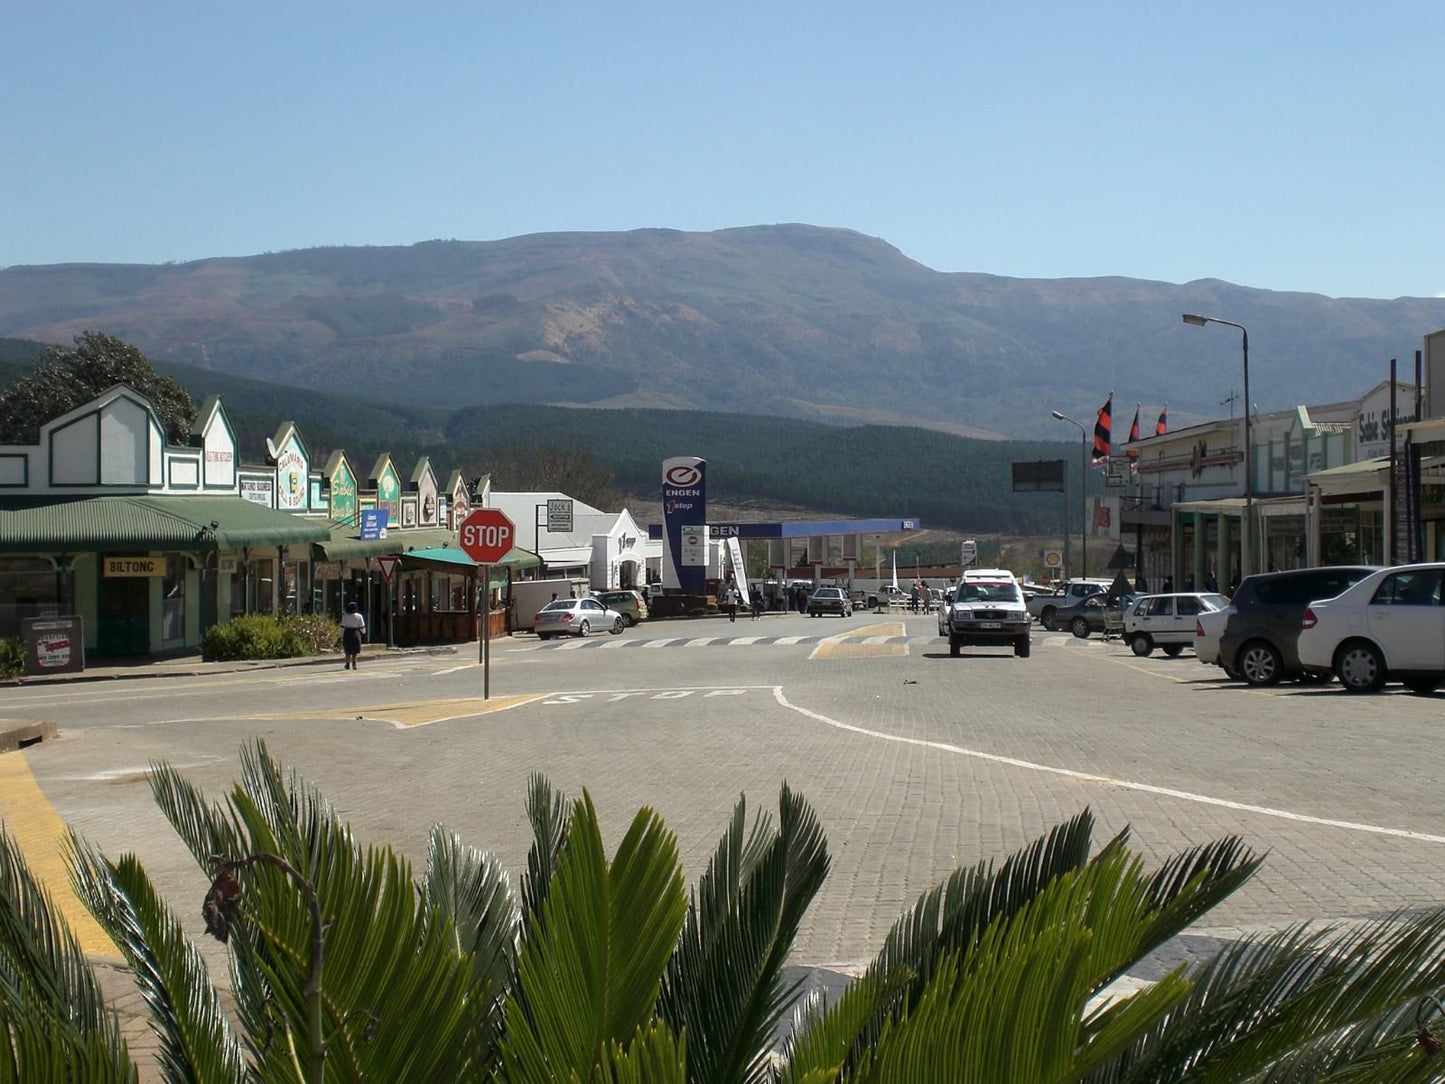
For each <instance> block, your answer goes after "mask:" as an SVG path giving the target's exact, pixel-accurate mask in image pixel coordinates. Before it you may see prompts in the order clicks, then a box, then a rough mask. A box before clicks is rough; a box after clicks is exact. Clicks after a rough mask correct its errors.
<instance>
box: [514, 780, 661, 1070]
mask: <svg viewBox="0 0 1445 1084" xmlns="http://www.w3.org/2000/svg"><path fill="white" fill-rule="evenodd" d="M685 910H686V898H685V896H684V894H683V883H682V871H681V868H680V866H679V863H678V855H677V841H676V839H675V838H674V837H673V835H672V833H671V832H669V831H667V829H666V828H665V826H664V825H663V823H662V821H661V819H660V818H659V817H658V816H657V815H656V814H655V813H653V812H652V811H650V810H647V809H642V810H639V811H638V813H637V816H636V817H635V818H634V819H633V821H632V825H631V827H630V828H629V829H628V831H627V834H626V836H625V837H624V838H623V840H622V843H621V844H620V845H619V847H618V849H617V854H616V857H615V858H614V859H613V861H612V863H611V865H610V867H609V865H608V862H607V859H606V856H605V855H604V853H603V847H602V833H601V829H600V827H599V826H598V822H597V811H596V809H595V808H594V807H593V805H592V798H591V795H589V794H588V793H587V792H586V791H584V792H583V794H582V797H581V798H580V799H578V801H577V802H576V803H575V804H574V806H573V811H572V816H571V823H570V827H569V829H568V832H567V841H566V845H565V846H564V847H563V848H562V849H561V852H560V854H559V856H558V859H557V868H556V872H555V873H554V874H553V876H552V883H551V885H550V886H549V888H548V890H547V894H546V899H545V901H544V902H543V905H542V910H541V912H540V913H539V914H537V915H536V916H535V917H534V918H532V919H531V929H530V930H529V932H528V935H527V937H526V939H525V942H524V944H523V946H522V952H521V957H520V959H519V961H518V967H517V973H518V983H517V989H516V991H515V993H514V994H513V996H512V997H510V998H509V999H508V1005H507V1009H506V1017H507V1033H506V1035H505V1036H504V1039H503V1045H502V1054H503V1061H504V1065H505V1066H506V1070H507V1076H508V1078H510V1079H516V1080H558V1079H565V1078H566V1077H567V1075H568V1074H569V1073H571V1074H576V1077H577V1079H579V1080H587V1079H589V1078H590V1076H591V1074H592V1073H593V1071H594V1070H595V1068H596V1066H597V1064H598V1061H599V1059H600V1058H601V1057H602V1056H603V1053H604V1051H605V1049H606V1046H607V1044H608V1043H612V1042H617V1043H621V1042H623V1041H625V1040H627V1039H629V1038H630V1037H631V1036H632V1035H633V1033H634V1032H636V1031H637V1030H638V1029H639V1028H644V1027H646V1026H649V1025H650V1023H651V1021H652V1018H653V1012H654V1007H655V1005H656V1002H657V994H658V988H659V986H660V984H661V979H662V973H663V969H664V968H665V967H666V966H667V961H668V957H669V956H670V955H671V953H672V949H673V946H674V945H675V944H676V943H677V936H678V933H679V931H680V930H681V927H682V922H683V916H684V913H685Z"/></svg>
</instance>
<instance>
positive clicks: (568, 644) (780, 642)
mask: <svg viewBox="0 0 1445 1084" xmlns="http://www.w3.org/2000/svg"><path fill="white" fill-rule="evenodd" d="M820 644H823V645H828V646H830V647H831V646H834V645H836V646H838V647H841V648H843V649H845V650H846V649H847V647H848V646H849V645H858V646H862V647H877V646H883V645H891V646H893V647H904V648H906V647H907V645H909V644H915V645H922V646H925V647H926V646H927V645H939V646H947V644H948V638H947V637H945V636H938V635H935V634H929V635H924V636H906V635H903V636H879V635H876V634H869V633H866V631H865V633H864V634H861V635H855V636H659V637H652V638H648V639H641V638H628V639H620V638H618V637H613V636H608V637H601V636H589V637H586V638H574V639H568V640H560V641H546V642H544V643H526V642H522V643H516V642H513V643H512V645H511V646H509V647H508V648H507V649H506V650H508V651H513V652H516V651H626V650H633V649H639V650H643V651H652V650H658V649H661V648H686V647H794V646H801V647H817V646H818V645H820ZM1034 646H1035V647H1049V648H1055V649H1067V650H1078V649H1089V648H1094V649H1099V648H1108V647H1113V646H1116V645H1115V644H1113V643H1105V642H1104V641H1102V640H1097V639H1094V638H1093V637H1090V638H1089V639H1087V640H1081V639H1079V638H1078V637H1075V636H1039V635H1035V636H1034ZM457 669H461V668H460V667H458V668H457ZM443 672H445V671H443Z"/></svg>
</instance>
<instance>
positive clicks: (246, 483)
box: [241, 477, 276, 508]
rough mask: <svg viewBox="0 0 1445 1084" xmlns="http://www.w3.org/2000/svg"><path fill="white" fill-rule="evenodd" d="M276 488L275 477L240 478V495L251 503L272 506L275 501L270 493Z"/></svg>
mask: <svg viewBox="0 0 1445 1084" xmlns="http://www.w3.org/2000/svg"><path fill="white" fill-rule="evenodd" d="M275 490H276V479H274V478H256V477H252V478H242V479H241V497H242V498H243V499H244V500H248V501H250V502H251V503H252V504H260V505H264V506H265V507H267V508H271V507H274V505H275V502H274V500H273V499H272V494H273V493H274V492H275Z"/></svg>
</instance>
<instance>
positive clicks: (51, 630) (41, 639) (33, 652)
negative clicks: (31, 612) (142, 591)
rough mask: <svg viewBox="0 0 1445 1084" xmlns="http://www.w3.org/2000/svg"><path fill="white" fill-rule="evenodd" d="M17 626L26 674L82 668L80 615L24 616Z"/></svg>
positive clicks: (82, 642)
mask: <svg viewBox="0 0 1445 1084" xmlns="http://www.w3.org/2000/svg"><path fill="white" fill-rule="evenodd" d="M162 563H164V562H162ZM20 628H21V635H22V637H23V638H24V640H25V672H26V673H27V674H61V673H66V672H73V671H79V670H84V669H85V633H84V631H83V627H82V625H81V621H80V617H79V616H65V617H27V618H26V619H25V620H24V621H22V622H21V623H20Z"/></svg>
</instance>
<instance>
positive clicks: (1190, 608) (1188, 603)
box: [1124, 591, 1229, 659]
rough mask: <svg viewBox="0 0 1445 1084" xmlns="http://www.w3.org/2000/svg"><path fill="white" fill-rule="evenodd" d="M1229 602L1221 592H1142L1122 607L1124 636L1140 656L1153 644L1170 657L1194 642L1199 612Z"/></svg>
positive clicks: (1217, 608)
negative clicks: (1123, 609) (1147, 593)
mask: <svg viewBox="0 0 1445 1084" xmlns="http://www.w3.org/2000/svg"><path fill="white" fill-rule="evenodd" d="M1228 605H1229V599H1227V598H1225V597H1224V596H1223V595H1216V594H1206V593H1200V592H1196V591H1185V592H1180V593H1178V594H1172V595H1141V596H1140V597H1139V599H1138V600H1137V601H1136V602H1135V603H1134V605H1133V606H1131V607H1129V609H1127V610H1125V611H1124V639H1125V640H1126V641H1127V642H1128V644H1129V646H1130V647H1131V648H1132V649H1133V650H1134V654H1136V655H1138V656H1139V657H1140V658H1141V659H1142V658H1144V657H1145V656H1147V655H1148V654H1149V653H1150V652H1151V651H1153V650H1154V648H1155V647H1159V648H1161V649H1163V651H1164V654H1166V655H1168V656H1169V657H1170V658H1173V657H1174V656H1176V655H1178V654H1179V653H1180V652H1181V651H1183V650H1184V648H1185V647H1186V646H1188V645H1189V644H1192V643H1193V642H1194V626H1195V623H1196V621H1197V620H1198V617H1199V615H1200V614H1201V613H1208V612H1211V611H1214V610H1222V609H1224V607H1226V606H1228Z"/></svg>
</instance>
